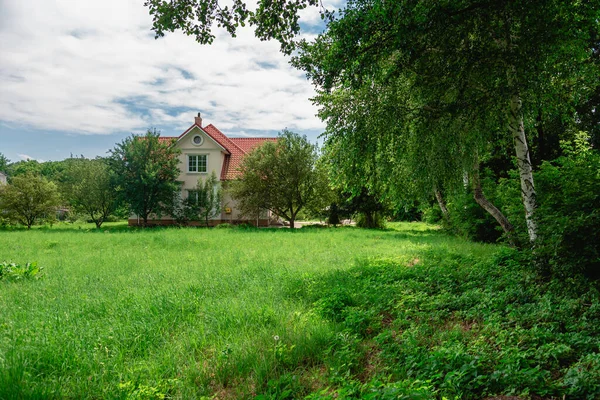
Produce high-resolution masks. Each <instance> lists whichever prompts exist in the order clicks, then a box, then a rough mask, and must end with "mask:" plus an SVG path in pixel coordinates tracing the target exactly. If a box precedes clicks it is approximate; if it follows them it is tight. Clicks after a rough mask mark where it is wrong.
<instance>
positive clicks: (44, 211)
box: [0, 173, 60, 229]
mask: <svg viewBox="0 0 600 400" xmlns="http://www.w3.org/2000/svg"><path fill="white" fill-rule="evenodd" d="M59 205H60V196H59V194H58V190H57V188H56V185H55V184H54V183H53V182H49V181H48V180H47V179H46V178H43V177H40V176H38V175H34V174H31V173H27V174H24V175H19V176H16V177H14V178H13V179H12V182H11V183H10V184H8V185H1V186H0V210H3V211H4V213H5V215H6V216H7V218H8V219H9V220H10V221H13V222H18V223H21V224H23V225H25V226H26V227H27V229H30V228H31V227H32V226H33V225H34V224H35V223H36V222H38V221H46V222H52V221H54V220H55V219H56V209H57V208H58V206H59Z"/></svg>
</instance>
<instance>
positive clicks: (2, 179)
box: [0, 171, 7, 185]
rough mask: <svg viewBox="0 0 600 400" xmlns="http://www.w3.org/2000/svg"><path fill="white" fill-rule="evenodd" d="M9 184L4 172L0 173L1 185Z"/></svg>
mask: <svg viewBox="0 0 600 400" xmlns="http://www.w3.org/2000/svg"><path fill="white" fill-rule="evenodd" d="M6 183H7V179H6V175H5V174H4V172H1V171H0V185H3V184H4V185H5V184H6Z"/></svg>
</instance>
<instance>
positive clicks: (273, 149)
mask: <svg viewBox="0 0 600 400" xmlns="http://www.w3.org/2000/svg"><path fill="white" fill-rule="evenodd" d="M317 160H318V152H317V146H315V145H313V144H311V143H310V142H308V140H307V139H306V136H300V135H298V134H296V133H293V132H290V131H288V130H284V131H283V132H282V133H280V135H279V138H278V140H277V142H266V143H265V144H263V145H262V146H260V147H258V148H256V149H255V150H253V151H252V152H251V153H250V154H248V155H247V156H246V157H245V158H244V160H243V161H242V165H241V166H240V170H241V173H242V176H241V178H240V179H238V180H237V181H235V182H234V183H233V185H232V196H233V197H234V198H235V199H236V200H238V202H239V206H240V207H241V209H242V210H243V212H245V213H246V214H252V215H256V214H257V213H258V212H259V210H260V209H266V210H271V211H272V212H273V213H275V214H276V215H278V216H280V217H282V218H285V219H286V220H287V221H289V222H290V226H291V227H294V221H295V220H296V217H297V215H298V212H299V211H300V210H302V209H303V208H305V207H312V208H314V207H316V203H318V202H320V200H321V199H322V197H321V196H322V194H323V193H324V192H325V191H326V190H327V185H326V178H325V175H324V173H323V172H322V170H321V169H319V168H317Z"/></svg>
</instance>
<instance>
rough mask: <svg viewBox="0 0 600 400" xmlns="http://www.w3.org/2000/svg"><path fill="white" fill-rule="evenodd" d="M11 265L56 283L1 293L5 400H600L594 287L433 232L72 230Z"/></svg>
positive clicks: (10, 254) (45, 237)
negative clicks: (539, 276)
mask: <svg viewBox="0 0 600 400" xmlns="http://www.w3.org/2000/svg"><path fill="white" fill-rule="evenodd" d="M1 261H7V262H14V263H17V264H25V263H27V262H33V261H35V262H37V264H38V265H39V266H41V267H43V270H42V272H41V274H40V275H38V276H36V277H34V278H31V279H18V280H0V399H29V398H36V399H63V398H72V399H84V398H89V399H105V398H116V399H165V398H167V399H169V398H176V399H192V398H218V399H236V398H262V399H286V398H289V399H292V398H311V399H329V398H372V399H397V398H407V399H413V398H414V399H417V398H423V399H429V398H443V397H446V398H484V397H486V396H495V395H516V396H521V397H522V398H529V396H533V395H537V396H542V397H546V398H551V397H552V396H560V397H562V396H563V395H565V396H567V398H569V397H570V398H590V399H593V398H598V397H597V396H600V384H599V383H598V382H600V350H599V339H598V338H599V337H600V301H599V297H600V296H599V295H598V291H597V290H596V289H595V288H593V287H589V288H586V290H585V294H584V295H581V294H580V293H581V291H579V292H575V291H574V292H573V293H571V292H570V291H569V290H564V289H563V288H559V287H556V285H555V284H552V283H542V282H538V281H536V278H535V274H533V273H532V272H530V271H529V269H528V267H526V266H524V265H526V263H525V262H524V261H523V260H520V259H519V256H518V253H516V252H513V251H512V250H510V249H508V248H505V247H501V246H496V245H483V244H475V243H471V242H467V241H465V240H462V239H459V238H455V237H450V236H447V235H445V234H444V233H442V232H439V231H438V230H437V229H436V228H435V227H432V226H428V225H425V224H420V223H398V224H391V226H390V227H389V228H388V229H387V230H362V229H358V228H352V227H346V228H311V227H304V228H302V229H296V230H290V229H250V228H248V229H243V228H226V229H219V228H215V229H197V228H183V229H177V228H168V229H167V228H156V229H146V230H141V229H130V228H128V227H126V226H124V225H123V224H107V227H105V228H103V229H101V230H96V229H92V228H91V226H89V225H58V226H55V227H52V228H40V229H34V230H31V231H25V230H6V231H0V262H1ZM38 278H39V279H38ZM574 285H575V283H574Z"/></svg>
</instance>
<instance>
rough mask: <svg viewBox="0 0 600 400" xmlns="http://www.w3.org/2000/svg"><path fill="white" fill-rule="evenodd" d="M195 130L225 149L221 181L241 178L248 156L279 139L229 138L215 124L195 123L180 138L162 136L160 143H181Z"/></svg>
mask: <svg viewBox="0 0 600 400" xmlns="http://www.w3.org/2000/svg"><path fill="white" fill-rule="evenodd" d="M198 120H200V118H198ZM200 121H201V120H200ZM194 128H197V129H200V131H201V132H202V133H204V134H205V135H206V136H208V137H209V138H210V139H212V140H213V141H214V142H215V143H216V144H217V145H219V147H221V148H222V149H223V152H224V153H225V155H224V159H223V165H222V167H221V180H230V179H235V178H237V177H239V176H240V175H241V172H240V170H239V167H240V165H241V163H242V160H243V159H244V156H245V155H246V154H248V153H250V152H251V151H252V150H254V149H255V148H256V147H258V146H260V145H261V144H263V143H265V142H266V141H271V142H275V141H277V138H274V137H269V138H229V137H227V136H226V135H225V134H224V133H223V132H221V131H220V130H219V129H217V127H216V126H214V125H213V124H209V125H207V126H205V127H204V128H203V127H201V126H200V125H199V122H195V123H194V124H193V125H192V126H190V127H189V128H188V129H186V130H185V132H183V133H182V134H181V135H179V136H161V137H159V138H158V139H159V140H160V141H168V140H173V139H175V140H176V141H177V142H180V141H181V140H182V139H183V138H184V137H186V136H187V135H188V134H189V133H190V132H192V131H194Z"/></svg>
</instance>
